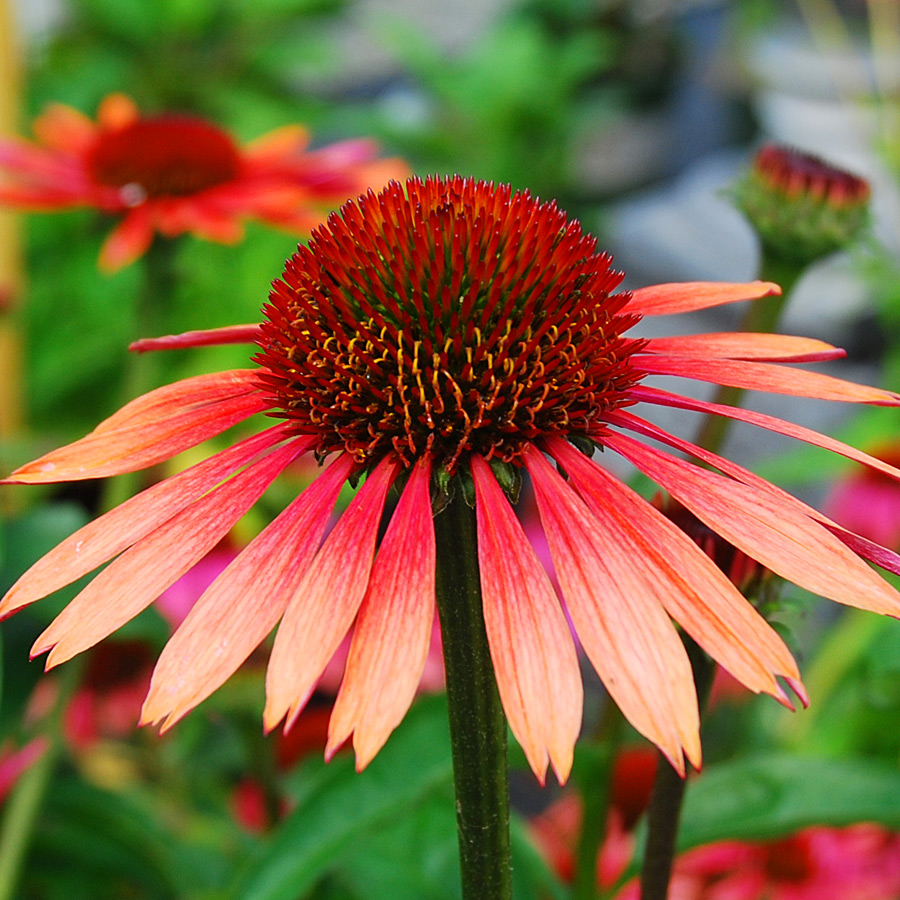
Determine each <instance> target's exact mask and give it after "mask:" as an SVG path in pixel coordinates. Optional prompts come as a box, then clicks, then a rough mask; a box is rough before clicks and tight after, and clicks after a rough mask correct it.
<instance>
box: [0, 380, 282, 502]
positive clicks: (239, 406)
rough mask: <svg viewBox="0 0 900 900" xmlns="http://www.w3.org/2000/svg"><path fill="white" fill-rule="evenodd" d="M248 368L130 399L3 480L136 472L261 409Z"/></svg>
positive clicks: (43, 480)
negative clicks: (83, 432)
mask: <svg viewBox="0 0 900 900" xmlns="http://www.w3.org/2000/svg"><path fill="white" fill-rule="evenodd" d="M258 388H259V384H258V382H257V380H256V375H255V373H254V372H252V371H247V372H243V371H237V372H221V373H217V374H216V375H201V376H198V377H196V378H188V379H185V380H184V381H179V382H176V383H175V384H171V385H167V386H166V387H164V388H159V389H157V390H155V391H151V392H150V393H149V394H145V395H144V396H143V397H139V398H138V399H137V400H133V401H132V402H131V403H129V404H127V405H126V406H124V407H123V408H122V409H120V410H119V411H118V412H117V413H114V414H113V415H112V416H110V417H109V418H108V419H106V420H105V421H103V422H101V423H100V424H99V425H98V426H97V427H96V428H95V429H94V430H93V431H92V432H91V433H90V434H88V435H86V436H85V437H83V438H81V439H80V440H78V441H75V442H74V443H72V444H67V445H66V446H65V447H60V448H59V449H57V450H53V451H51V452H50V453H47V454H46V455H44V456H42V457H40V458H39V459H36V460H34V461H33V462H30V463H27V464H26V465H24V466H21V467H20V468H18V469H16V471H15V472H13V473H12V474H11V475H10V476H9V477H8V478H6V479H4V483H14V484H46V483H50V482H57V481H78V480H82V479H85V478H105V477H107V476H110V475H120V474H122V473H123V472H136V471H138V470H139V469H145V468H147V467H148V466H152V465H154V464H155V463H158V462H162V461H163V460H166V459H171V458H172V457H173V456H175V455H176V454H177V453H180V452H181V451H182V450H187V449H188V448H189V447H193V446H195V445H196V444H199V443H200V442H201V441H205V440H207V439H208V438H211V437H214V436H215V435H217V434H220V433H221V432H223V431H225V430H226V429H228V428H230V427H231V426H232V425H236V424H237V423H238V422H241V421H243V420H244V419H246V418H249V417H250V416H251V415H253V414H254V413H257V412H262V411H263V410H264V409H265V408H266V405H267V404H266V401H265V400H264V399H263V396H262V394H260V393H259V392H258Z"/></svg>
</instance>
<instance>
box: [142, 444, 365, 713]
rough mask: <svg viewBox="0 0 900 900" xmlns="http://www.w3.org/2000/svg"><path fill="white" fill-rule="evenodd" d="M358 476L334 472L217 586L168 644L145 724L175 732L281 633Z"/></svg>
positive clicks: (345, 462) (345, 469) (348, 466)
mask: <svg viewBox="0 0 900 900" xmlns="http://www.w3.org/2000/svg"><path fill="white" fill-rule="evenodd" d="M352 469H353V460H352V458H351V457H349V456H347V455H344V456H341V457H339V458H338V459H337V460H335V462H334V463H333V464H332V465H331V466H329V467H328V468H327V469H326V470H325V471H324V472H323V473H322V474H321V475H320V476H319V477H318V478H317V479H316V480H315V481H314V482H313V483H312V484H311V485H310V486H309V487H308V488H307V489H306V490H305V491H304V492H303V493H302V494H300V496H299V497H297V498H296V499H295V500H294V501H293V503H291V504H290V505H289V506H288V507H287V508H286V509H285V510H284V511H283V512H282V513H281V514H280V515H279V516H278V517H277V518H276V519H275V520H274V521H273V522H272V523H271V524H270V525H269V526H268V527H267V528H266V529H265V530H264V531H262V532H261V533H260V534H259V535H258V536H257V537H256V538H255V539H254V540H253V541H251V542H250V544H248V545H247V547H245V548H244V549H243V550H242V551H241V553H240V554H239V555H238V556H237V557H236V558H235V559H234V560H233V561H232V562H231V563H230V564H229V565H228V567H227V568H226V569H225V570H224V571H223V572H222V573H221V574H220V575H219V576H218V578H216V580H215V581H214V582H213V583H212V585H210V587H209V588H208V589H207V590H206V591H205V592H204V593H203V595H202V596H201V597H200V599H199V600H198V601H197V602H196V603H195V604H194V606H193V608H192V609H191V611H190V612H189V613H188V615H187V617H186V618H185V620H184V622H183V623H182V624H181V625H180V626H179V628H178V630H177V631H176V632H175V634H174V635H173V636H172V638H171V639H170V640H169V642H168V644H166V646H165V649H164V650H163V652H162V654H161V655H160V658H159V662H158V663H157V664H156V668H155V670H154V672H153V678H152V680H151V683H150V693H149V695H148V696H147V700H146V702H145V704H144V708H143V710H142V712H141V722H142V723H148V722H154V723H156V722H160V721H162V720H163V719H165V721H164V722H163V726H162V730H163V731H165V730H166V729H168V728H170V727H171V726H172V725H174V724H175V722H177V721H178V720H179V719H180V718H182V717H183V716H184V715H185V714H186V713H188V712H189V711H190V710H192V709H193V708H194V707H195V706H197V704H198V703H200V702H202V701H203V700H205V699H206V698H207V697H208V696H209V695H210V694H211V693H212V692H213V691H215V690H216V689H217V688H218V687H220V686H221V685H222V684H224V683H225V682H226V681H227V680H228V679H229V678H230V677H231V675H232V674H233V673H234V672H235V671H236V670H237V669H238V667H239V666H240V665H241V664H242V663H243V662H244V661H245V660H246V659H247V657H248V656H249V655H250V654H251V653H252V652H253V651H254V650H255V649H256V648H257V647H258V646H259V645H260V643H262V641H263V640H264V639H265V637H266V635H267V634H268V633H269V632H270V631H271V630H272V629H273V628H274V627H275V624H276V623H277V622H278V620H279V619H280V618H281V616H282V614H283V613H284V610H285V607H286V606H287V603H288V600H289V598H290V597H291V596H292V595H293V593H294V591H295V590H296V589H297V585H298V584H299V582H300V580H301V579H302V578H303V575H304V574H305V572H306V569H307V567H308V566H309V564H310V562H311V561H312V558H313V556H314V555H315V553H316V551H317V550H318V549H319V545H320V543H321V541H322V535H323V534H324V532H325V528H326V526H327V524H328V519H329V516H330V515H331V511H332V509H333V507H334V504H335V502H336V500H337V497H338V494H339V493H340V491H341V487H342V486H343V484H344V482H345V481H346V480H347V477H348V475H349V474H350V472H351V471H352Z"/></svg>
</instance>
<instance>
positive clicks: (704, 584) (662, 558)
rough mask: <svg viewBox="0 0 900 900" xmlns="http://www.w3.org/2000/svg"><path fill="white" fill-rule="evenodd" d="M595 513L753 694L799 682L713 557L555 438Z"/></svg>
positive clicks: (669, 606) (783, 651)
mask: <svg viewBox="0 0 900 900" xmlns="http://www.w3.org/2000/svg"><path fill="white" fill-rule="evenodd" d="M547 448H548V450H549V451H550V453H551V455H552V456H553V457H554V459H556V460H557V461H558V462H559V464H560V465H561V466H562V467H563V468H564V469H565V470H566V472H567V473H568V474H569V477H570V478H571V479H572V483H573V485H574V486H575V488H576V489H577V490H578V492H579V493H580V494H581V495H582V497H583V498H584V499H585V501H586V502H587V504H588V506H590V508H591V509H592V510H593V511H594V514H595V515H596V516H597V517H598V518H599V519H601V520H603V521H604V522H605V524H606V525H607V527H608V528H609V529H610V531H612V532H613V533H614V534H615V535H616V539H617V540H618V541H619V542H620V543H621V544H623V546H627V547H630V548H631V552H632V555H633V558H634V559H639V560H641V565H642V567H644V570H645V572H646V575H647V577H648V578H649V579H651V580H652V582H653V583H654V585H655V589H656V594H657V596H658V597H659V599H660V601H661V602H662V604H663V605H664V606H665V608H666V610H667V611H668V613H669V614H670V615H671V616H672V617H673V618H674V619H675V621H676V622H678V623H679V624H680V625H682V626H683V627H684V628H685V630H686V631H687V632H688V633H689V634H690V635H691V637H693V638H694V640H696V641H697V643H698V644H699V645H700V646H701V647H702V648H703V649H704V650H706V652H707V653H709V655H710V656H712V657H713V658H714V659H715V660H717V661H718V662H719V663H721V665H723V666H724V667H725V668H726V669H728V671H729V672H731V674H732V675H734V677H735V678H737V679H739V680H740V681H741V682H742V683H743V684H744V685H746V686H747V687H748V688H749V689H750V690H752V691H754V692H755V693H759V692H760V691H765V692H766V693H769V694H773V695H779V694H780V693H781V687H780V686H779V684H778V682H777V681H776V676H783V677H786V678H793V679H799V677H800V673H799V671H798V669H797V664H796V662H795V661H794V658H793V657H792V656H791V653H790V651H789V650H788V648H787V646H786V645H785V643H784V641H782V639H781V638H780V637H779V636H778V634H777V633H776V632H775V631H774V630H773V629H772V628H771V626H770V625H769V624H768V623H767V622H766V620H765V619H764V618H763V617H762V616H761V615H760V614H759V613H758V612H757V611H756V610H755V609H754V608H753V606H752V605H751V604H750V603H748V602H747V600H746V598H744V597H743V596H742V595H741V593H740V592H739V591H738V590H737V588H735V586H734V585H733V584H732V583H731V582H730V581H729V580H728V578H726V577H725V575H724V574H723V573H722V572H721V571H720V570H719V569H718V568H717V567H716V565H715V564H714V563H713V562H712V560H711V559H710V558H709V557H708V556H707V555H706V554H705V553H704V552H703V551H702V550H701V549H700V548H699V547H698V546H697V545H696V544H695V543H694V542H693V541H692V540H691V539H690V538H689V537H687V535H685V533H684V532H683V531H681V530H680V529H679V528H678V527H677V526H676V525H674V524H673V523H672V522H671V521H669V519H667V518H666V517H665V516H664V515H663V514H662V513H660V511H659V510H658V509H656V508H655V507H654V506H652V505H651V504H649V503H647V501H646V500H644V499H643V497H641V496H640V495H638V494H636V493H635V492H634V491H632V490H631V489H630V488H628V487H627V486H626V485H624V484H622V483H621V482H620V481H619V480H618V479H616V478H615V477H614V476H612V475H610V474H609V473H608V472H607V471H606V470H605V469H603V468H602V467H600V466H599V465H597V464H596V463H595V462H593V461H592V460H590V459H588V458H587V457H586V456H585V455H584V454H582V453H581V452H579V451H578V450H576V449H575V448H574V447H572V446H571V445H570V444H568V443H566V442H565V441H563V440H561V439H559V438H552V439H550V440H548V442H547Z"/></svg>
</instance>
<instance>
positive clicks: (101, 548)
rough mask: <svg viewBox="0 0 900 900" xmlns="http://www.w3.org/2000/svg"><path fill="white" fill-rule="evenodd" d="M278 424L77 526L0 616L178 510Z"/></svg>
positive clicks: (277, 432) (271, 438)
mask: <svg viewBox="0 0 900 900" xmlns="http://www.w3.org/2000/svg"><path fill="white" fill-rule="evenodd" d="M281 437H282V426H280V425H278V426H276V427H274V428H271V429H268V430H267V431H264V432H262V434H258V435H255V436H254V437H251V438H248V439H246V440H244V441H241V442H240V443H238V444H235V445H234V446H233V447H230V448H228V449H227V450H224V451H222V452H221V453H217V454H216V455H215V456H212V457H210V458H209V459H206V460H204V461H203V462H201V463H198V464H197V465H195V466H192V467H191V468H190V469H186V470H185V471H184V472H181V473H179V474H178V475H175V476H173V477H172V478H167V479H166V480H165V481H161V482H159V483H158V484H155V485H153V486H152V487H150V488H147V490H145V491H142V492H141V493H140V494H137V495H136V496H134V497H131V498H130V499H128V500H126V501H125V502H124V503H122V504H121V505H119V506H117V507H116V508H115V509H112V510H110V511H109V512H108V513H105V514H104V515H102V516H100V518H99V519H95V520H94V521H93V522H89V523H88V524H87V525H85V526H84V527H83V528H79V529H78V531H76V532H75V533H74V534H72V535H70V536H69V537H67V538H66V539H65V540H64V541H63V542H62V543H61V544H58V545H57V546H56V547H54V548H53V550H51V551H50V552H49V553H48V554H46V555H45V556H43V557H42V558H41V559H39V560H38V561H37V562H36V563H35V564H34V565H33V566H32V567H31V568H30V569H29V570H28V571H27V572H26V573H25V574H24V575H23V576H22V577H21V578H20V579H19V580H18V581H17V582H16V583H15V584H14V585H13V586H12V587H11V588H10V590H9V592H8V593H7V595H6V596H5V597H4V598H3V601H2V603H0V616H6V615H9V614H10V613H11V612H13V611H14V610H16V609H19V608H21V607H23V606H26V605H27V604H29V603H32V602H34V601H35V600H39V599H40V598H41V597H46V596H47V594H51V593H53V591H56V590H59V588H61V587H65V585H67V584H71V583H72V582H73V581H75V580H76V579H78V578H81V576H82V575H86V574H87V573H88V572H91V571H92V570H94V569H96V568H97V566H100V565H102V564H103V563H105V562H107V561H108V560H110V559H112V558H113V557H114V556H116V555H117V554H118V553H121V552H122V551H123V550H126V549H127V548H128V547H130V546H131V545H132V544H134V543H135V542H136V541H139V540H140V539H141V538H142V537H145V536H146V535H148V534H149V533H150V532H151V531H153V530H154V529H156V528H158V527H159V526H160V525H162V524H163V523H164V522H167V521H168V520H169V519H171V518H172V516H174V515H176V514H177V513H179V512H181V510H182V509H184V508H185V506H187V505H188V504H190V503H192V502H193V501H194V500H196V499H197V498H198V497H200V496H202V495H203V494H204V493H206V491H208V490H210V489H211V488H213V487H215V486H216V485H217V484H218V483H219V482H221V481H222V479H223V478H227V477H228V476H229V475H231V474H232V473H233V472H234V471H236V470H237V469H239V468H240V467H241V466H242V465H244V464H245V463H247V462H249V461H250V460H251V459H252V458H253V457H254V456H256V455H257V454H258V453H260V452H262V451H263V450H266V449H267V448H268V447H270V446H272V445H273V444H275V443H277V442H278V441H279V440H280V439H281Z"/></svg>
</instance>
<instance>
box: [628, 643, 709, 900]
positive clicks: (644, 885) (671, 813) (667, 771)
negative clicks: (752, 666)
mask: <svg viewBox="0 0 900 900" xmlns="http://www.w3.org/2000/svg"><path fill="white" fill-rule="evenodd" d="M685 644H686V646H687V651H688V656H690V659H691V666H692V667H693V670H694V684H695V686H696V688H697V698H698V701H699V704H700V713H701V715H702V713H703V711H704V709H705V708H706V701H707V699H708V698H709V691H710V688H711V687H712V682H713V676H714V675H715V673H716V664H715V662H713V660H711V659H710V658H709V657H708V656H707V655H706V654H705V653H704V652H703V651H702V650H701V649H700V648H699V647H698V646H697V645H696V644H695V643H694V642H693V641H691V640H690V639H686V640H685ZM686 787H687V779H686V778H682V777H681V775H679V774H678V772H676V771H675V769H673V768H672V765H671V764H670V763H669V761H668V760H667V759H666V758H665V757H664V756H663V755H662V754H661V753H660V754H659V765H658V766H657V769H656V778H655V779H654V780H653V793H652V794H651V795H650V806H649V807H648V809H647V843H646V845H645V846H644V861H643V864H642V866H641V895H640V900H666V898H667V897H668V896H669V879H670V878H671V876H672V863H673V862H674V860H675V843H676V840H677V838H678V824H679V821H680V819H681V806H682V803H683V802H684V791H685V788H686Z"/></svg>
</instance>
